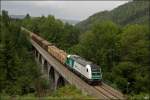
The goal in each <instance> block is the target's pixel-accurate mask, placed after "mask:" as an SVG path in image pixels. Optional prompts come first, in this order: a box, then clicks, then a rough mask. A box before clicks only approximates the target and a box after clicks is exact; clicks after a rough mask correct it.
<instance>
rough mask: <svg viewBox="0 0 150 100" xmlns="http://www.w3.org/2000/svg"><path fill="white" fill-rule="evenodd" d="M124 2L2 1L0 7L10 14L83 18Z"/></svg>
mask: <svg viewBox="0 0 150 100" xmlns="http://www.w3.org/2000/svg"><path fill="white" fill-rule="evenodd" d="M124 3H127V1H2V2H1V9H5V10H7V11H8V12H9V14H10V15H25V14H27V13H29V14H30V15H32V16H41V15H45V16H47V15H48V14H51V15H54V16H55V17H56V18H61V19H72V20H84V19H86V18H87V17H89V16H90V15H92V14H94V13H96V12H100V11H104V10H112V9H113V8H116V7H117V6H119V5H122V4H124Z"/></svg>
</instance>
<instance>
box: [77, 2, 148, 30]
mask: <svg viewBox="0 0 150 100" xmlns="http://www.w3.org/2000/svg"><path fill="white" fill-rule="evenodd" d="M149 5H150V3H149V1H148V0H145V1H142V0H139V1H132V2H128V3H126V4H124V5H121V6H119V7H117V8H115V9H113V10H111V11H103V12H98V13H96V14H94V15H92V16H90V17H89V18H88V19H86V20H84V21H81V22H80V23H78V24H77V25H76V27H78V28H80V29H81V30H82V31H87V30H90V29H91V28H92V27H93V25H94V24H95V23H97V22H99V23H102V22H104V21H107V20H111V21H113V22H114V23H117V24H119V25H121V26H126V25H128V24H146V25H149Z"/></svg>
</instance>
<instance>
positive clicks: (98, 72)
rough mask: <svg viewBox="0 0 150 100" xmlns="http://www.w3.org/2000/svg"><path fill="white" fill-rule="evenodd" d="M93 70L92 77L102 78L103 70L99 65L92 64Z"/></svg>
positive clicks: (95, 78)
mask: <svg viewBox="0 0 150 100" xmlns="http://www.w3.org/2000/svg"><path fill="white" fill-rule="evenodd" d="M91 70H92V79H94V80H100V79H102V74H101V70H100V67H99V66H98V65H96V64H91Z"/></svg>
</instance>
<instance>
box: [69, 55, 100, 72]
mask: <svg viewBox="0 0 150 100" xmlns="http://www.w3.org/2000/svg"><path fill="white" fill-rule="evenodd" d="M70 57H71V58H72V59H73V60H75V61H76V62H78V63H79V64H81V65H83V66H86V65H87V64H89V65H91V68H92V70H97V69H99V66H98V65H96V64H93V63H92V62H91V61H87V60H85V59H84V58H82V57H80V56H78V55H70Z"/></svg>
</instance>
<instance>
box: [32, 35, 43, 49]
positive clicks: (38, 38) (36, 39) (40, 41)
mask: <svg viewBox="0 0 150 100" xmlns="http://www.w3.org/2000/svg"><path fill="white" fill-rule="evenodd" d="M32 39H33V40H34V41H35V42H36V43H38V44H39V45H40V46H41V47H42V41H43V40H44V39H43V38H41V37H40V36H38V35H36V34H33V35H32Z"/></svg>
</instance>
